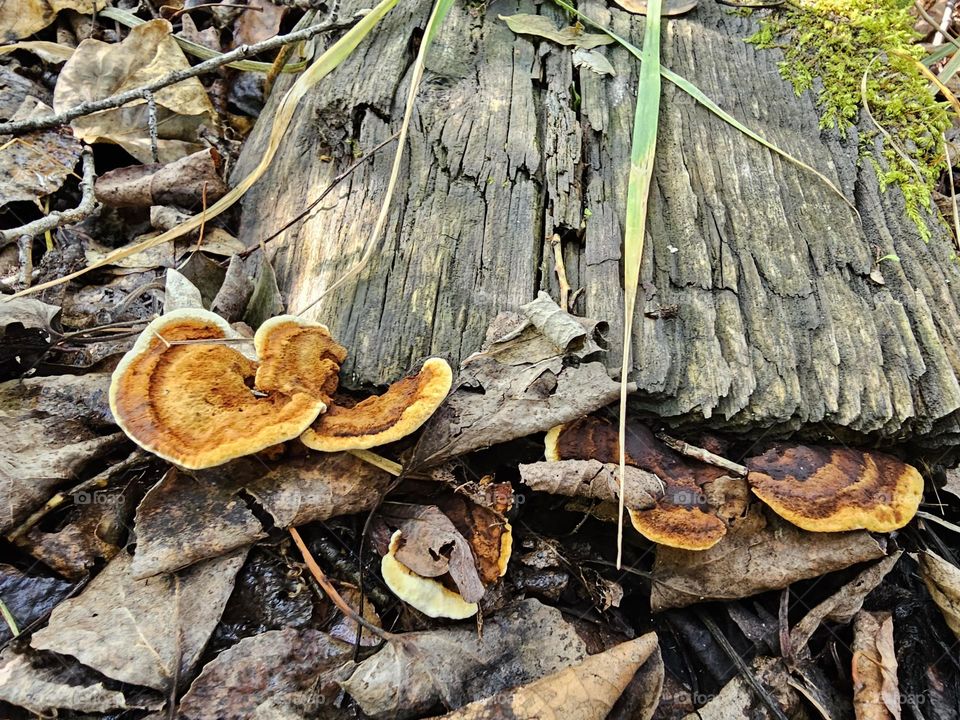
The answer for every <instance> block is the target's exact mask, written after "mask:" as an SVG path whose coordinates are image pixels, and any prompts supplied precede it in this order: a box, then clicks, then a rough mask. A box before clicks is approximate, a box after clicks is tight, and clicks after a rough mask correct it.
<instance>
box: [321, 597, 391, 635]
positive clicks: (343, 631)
mask: <svg viewBox="0 0 960 720" xmlns="http://www.w3.org/2000/svg"><path fill="white" fill-rule="evenodd" d="M340 597H342V598H343V600H344V602H346V603H347V605H349V606H350V607H351V608H353V610H354V612H356V613H357V614H358V615H361V613H360V590H359V589H357V588H354V587H350V586H348V585H344V586H341V587H340ZM362 616H363V619H364V620H366V621H367V622H368V623H370V624H371V625H375V626H377V627H383V623H382V622H381V621H380V615H379V614H378V613H377V609H376V608H375V607H374V606H373V602H372V601H371V599H370V598H369V597H365V598H364V599H363V613H362ZM357 627H358V626H357V623H356V622H354V621H353V620H351V619H350V618H349V617H347V616H345V615H340V619H339V620H337V622H336V623H335V624H334V625H333V627H331V628H330V631H329V634H330V637H332V638H334V639H336V640H342V641H343V642H345V643H348V644H349V645H353V644H354V642H356V640H357ZM379 644H380V638H379V637H378V636H377V635H374V634H373V632H371V631H370V630H367V629H364V630H363V631H362V632H361V633H360V645H361V646H363V647H371V646H374V645H379Z"/></svg>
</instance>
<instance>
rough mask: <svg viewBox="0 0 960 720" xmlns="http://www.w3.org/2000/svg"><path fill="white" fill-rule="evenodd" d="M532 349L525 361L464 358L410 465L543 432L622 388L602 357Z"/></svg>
mask: <svg viewBox="0 0 960 720" xmlns="http://www.w3.org/2000/svg"><path fill="white" fill-rule="evenodd" d="M537 332H538V333H539V331H537ZM539 334H540V336H541V337H543V335H542V333H539ZM547 343H548V345H549V346H550V347H554V350H553V352H554V353H556V347H555V346H554V345H553V344H552V343H550V342H549V341H547ZM531 347H533V346H531ZM541 349H542V348H541ZM532 354H533V359H529V360H526V361H524V360H523V359H522V358H521V357H516V356H513V357H511V358H510V360H509V361H507V362H500V361H499V359H498V358H496V357H488V356H486V355H485V354H479V355H475V356H473V357H471V358H467V360H465V361H464V362H463V364H462V365H461V370H460V375H459V378H458V383H457V386H456V387H455V389H454V391H453V392H452V393H451V394H450V396H449V397H448V398H447V400H446V402H445V403H444V404H443V405H442V406H441V407H440V409H439V410H437V412H436V413H435V414H434V416H433V417H432V418H431V419H430V421H429V422H428V423H427V424H426V426H425V427H424V430H423V434H422V436H421V438H420V442H419V443H418V444H417V447H416V449H415V450H414V454H413V458H412V460H411V461H410V463H409V466H410V467H411V468H423V467H430V466H434V465H439V464H440V463H442V462H444V461H445V460H448V459H451V458H454V457H457V456H459V455H464V454H466V453H468V452H472V451H474V450H479V449H480V448H484V447H489V446H490V445H495V444H497V443H501V442H506V441H508V440H513V439H515V438H519V437H526V436H527V435H532V434H533V433H537V432H544V431H546V430H549V429H550V428H551V427H554V426H555V425H559V424H562V423H564V422H569V421H571V420H574V419H576V418H579V417H583V416H584V415H586V414H588V413H590V412H593V411H594V410H597V409H599V408H601V407H603V406H605V405H608V404H609V403H611V402H613V400H615V399H616V397H617V395H618V393H619V392H620V385H619V384H618V383H616V382H614V381H613V380H611V379H610V376H609V375H608V374H607V370H606V367H605V366H604V365H603V363H601V362H579V363H569V364H568V363H566V362H564V357H563V356H561V355H557V354H552V355H549V356H547V357H546V358H544V357H543V356H542V354H541V352H540V349H536V348H535V347H533V349H532ZM574 354H575V353H574Z"/></svg>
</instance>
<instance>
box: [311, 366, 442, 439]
mask: <svg viewBox="0 0 960 720" xmlns="http://www.w3.org/2000/svg"><path fill="white" fill-rule="evenodd" d="M452 381H453V373H452V372H451V370H450V366H449V365H448V364H447V362H446V361H445V360H442V359H440V358H430V359H429V360H427V361H426V362H425V363H424V364H423V368H422V369H421V370H420V372H419V373H417V374H416V375H412V376H410V377H405V378H403V379H402V380H398V381H397V382H395V383H393V384H392V385H391V386H390V387H389V388H387V391H386V392H385V393H383V395H377V396H374V397H370V398H367V399H366V400H363V401H362V402H359V403H357V404H356V405H354V406H353V407H344V406H341V405H336V404H334V405H331V406H330V407H328V408H327V412H326V413H324V414H323V415H321V416H320V417H319V418H318V420H317V422H315V423H314V425H313V427H311V428H309V429H308V430H307V431H306V432H304V433H303V435H301V436H300V439H301V440H302V441H303V443H304V445H306V446H307V447H311V448H314V449H315V450H323V451H325V452H336V451H340V450H363V449H366V448H372V447H376V446H378V445H385V444H386V443H390V442H394V441H395V440H399V439H400V438H402V437H405V436H406V435H409V434H410V433H412V432H414V431H415V430H417V429H418V428H419V427H420V426H421V425H423V423H425V422H426V421H427V419H428V418H429V417H430V416H431V415H433V413H434V411H436V409H437V408H438V407H439V406H440V403H442V402H443V400H444V398H446V397H447V393H448V392H450V385H451V383H452Z"/></svg>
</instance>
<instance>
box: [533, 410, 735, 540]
mask: <svg viewBox="0 0 960 720" xmlns="http://www.w3.org/2000/svg"><path fill="white" fill-rule="evenodd" d="M545 445H546V447H545V453H544V454H545V456H546V458H547V460H554V461H556V460H590V459H593V460H599V461H600V462H603V463H618V462H619V447H620V443H619V433H618V431H617V428H616V426H614V424H613V423H611V422H609V421H607V420H604V419H602V418H598V417H593V416H590V417H586V418H582V419H580V420H577V421H575V422H572V423H567V424H566V425H559V426H557V427H554V428H551V429H550V430H549V431H548V432H547V435H546V438H545ZM626 461H627V463H628V464H629V465H632V466H633V467H638V468H640V469H642V470H646V471H647V472H651V473H654V474H655V475H656V476H657V477H659V478H660V480H661V481H662V482H663V483H664V486H665V490H664V494H663V496H662V497H660V498H658V500H657V504H656V507H653V508H650V509H636V510H634V509H628V512H629V515H630V522H631V524H632V525H633V527H634V529H636V531H637V532H639V533H640V534H641V535H643V536H644V537H645V538H647V539H648V540H650V541H651V542H654V543H657V544H659V545H667V546H669V547H675V548H681V549H684V550H708V549H709V548H711V547H713V546H714V545H716V544H717V543H718V542H719V541H720V539H721V538H722V537H723V536H724V535H726V533H727V526H726V524H725V523H724V522H723V520H721V519H720V518H718V517H717V516H716V515H715V514H713V513H711V512H705V511H704V509H703V506H704V505H705V504H706V503H705V497H704V493H703V491H702V490H701V485H702V484H703V483H705V482H709V481H712V480H715V479H716V478H718V477H720V476H721V475H723V471H722V470H720V469H719V468H714V467H711V466H708V465H705V464H703V463H697V462H688V461H687V460H686V458H684V457H682V456H681V455H679V454H678V453H676V452H675V451H673V450H672V449H670V448H669V447H667V446H666V445H664V444H663V443H661V442H660V441H659V440H657V439H656V438H655V437H654V435H653V433H652V432H650V430H649V428H647V427H646V426H645V425H642V424H640V423H636V422H631V423H629V424H628V430H627V447H626Z"/></svg>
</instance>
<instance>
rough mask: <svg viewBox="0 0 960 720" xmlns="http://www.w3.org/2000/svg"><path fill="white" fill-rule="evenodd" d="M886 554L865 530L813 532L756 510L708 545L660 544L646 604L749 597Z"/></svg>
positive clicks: (661, 607)
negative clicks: (705, 547)
mask: <svg viewBox="0 0 960 720" xmlns="http://www.w3.org/2000/svg"><path fill="white" fill-rule="evenodd" d="M884 554H885V553H884V550H883V548H882V547H881V546H880V545H879V544H878V542H877V540H875V539H874V538H873V537H872V536H871V535H870V534H869V533H868V532H866V531H863V530H858V531H853V532H846V533H811V532H807V531H804V530H801V529H800V528H796V527H794V526H793V525H790V524H789V523H787V522H784V521H781V520H780V519H779V518H776V516H771V517H769V518H767V517H765V516H764V515H763V514H762V513H761V512H759V511H758V510H756V509H755V510H754V511H753V512H751V513H750V514H749V515H747V517H746V518H743V519H742V520H740V521H736V522H734V523H733V524H732V525H731V527H730V531H729V532H728V533H727V534H726V535H725V536H724V538H723V539H722V540H721V541H720V542H718V543H717V544H716V545H714V546H713V547H712V548H710V549H709V550H703V551H691V550H679V549H676V548H670V547H663V546H658V547H657V559H656V563H655V564H654V571H653V586H652V589H651V593H650V605H651V607H652V609H653V610H654V611H660V610H665V609H667V608H671V607H685V606H687V605H692V604H693V603H696V602H702V601H704V600H730V599H733V598H741V597H747V596H749V595H755V594H756V593H759V592H764V591H765V590H778V589H780V588H784V587H786V586H787V585H790V584H791V583H793V582H796V581H797V580H802V579H805V578H811V577H817V576H819V575H824V574H826V573H828V572H833V571H834V570H841V569H843V568H845V567H849V566H851V565H855V564H856V563H860V562H866V561H868V560H876V559H878V558H881V557H883V556H884ZM730 578H737V581H736V582H735V583H732V582H730Z"/></svg>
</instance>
